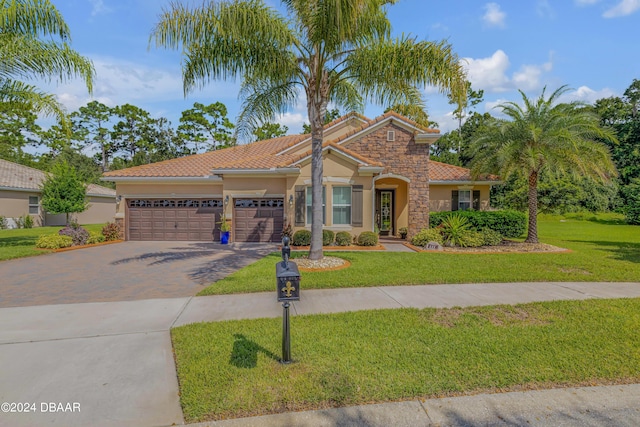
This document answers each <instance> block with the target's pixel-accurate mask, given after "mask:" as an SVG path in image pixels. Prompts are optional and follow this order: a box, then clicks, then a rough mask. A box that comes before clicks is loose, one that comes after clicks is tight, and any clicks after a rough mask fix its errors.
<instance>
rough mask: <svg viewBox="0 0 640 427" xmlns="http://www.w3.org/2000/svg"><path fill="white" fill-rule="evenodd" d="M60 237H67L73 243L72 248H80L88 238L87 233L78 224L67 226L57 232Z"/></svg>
mask: <svg viewBox="0 0 640 427" xmlns="http://www.w3.org/2000/svg"><path fill="white" fill-rule="evenodd" d="M58 234H59V235H61V236H69V237H71V239H72V241H73V246H82V245H86V244H87V239H88V238H89V232H88V231H87V230H86V229H85V228H84V227H81V226H79V225H78V224H74V223H72V224H70V225H67V226H66V227H65V228H63V229H62V230H60V231H58Z"/></svg>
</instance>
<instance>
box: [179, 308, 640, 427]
mask: <svg viewBox="0 0 640 427" xmlns="http://www.w3.org/2000/svg"><path fill="white" fill-rule="evenodd" d="M281 327H282V326H281V319H258V320H245V321H227V322H219V323H200V324H192V325H186V326H182V327H179V328H175V329H173V330H172V339H173V345H174V351H175V356H176V365H177V371H178V378H179V383H180V396H181V404H182V408H183V411H184V416H185V420H186V421H187V422H196V421H205V420H216V419H225V418H234V417H242V416H251V415H259V414H268V413H277V412H283V411H296V410H307V409H317V408H325V407H334V406H346V405H356V404H363V403H370V402H382V401H392V400H399V399H410V398H417V397H425V398H426V397H435V396H443V395H452V394H461V393H472V392H474V391H475V392H477V391H484V390H497V391H500V390H507V389H514V388H522V387H524V388H536V387H550V386H554V385H562V386H569V385H578V384H591V383H610V382H614V383H616V382H637V381H638V380H640V334H638V333H637V331H638V328H639V327H640V299H618V300H586V301H557V302H545V303H533V304H523V305H517V306H492V307H472V308H453V309H425V310H416V309H397V310H375V311H361V312H353V313H341V314H332V315H310V316H296V317H293V318H292V324H291V331H292V356H293V358H294V360H295V361H296V363H293V364H291V365H282V364H280V363H279V362H278V359H279V358H280V348H281Z"/></svg>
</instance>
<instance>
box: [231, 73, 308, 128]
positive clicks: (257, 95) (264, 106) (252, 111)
mask: <svg viewBox="0 0 640 427" xmlns="http://www.w3.org/2000/svg"><path fill="white" fill-rule="evenodd" d="M300 89H302V88H301V87H300V85H299V84H298V83H297V82H295V81H286V80H285V81H280V82H276V81H274V80H270V79H265V80H258V79H256V80H252V79H245V81H244V82H243V84H242V87H241V92H240V96H241V98H244V102H243V104H242V111H241V113H240V115H239V116H238V121H237V125H236V126H237V127H236V133H237V135H238V137H239V138H240V139H247V138H250V137H251V134H252V132H253V130H254V129H256V128H257V127H259V126H260V125H261V124H262V123H266V122H271V121H274V120H275V118H276V116H277V115H278V114H284V113H286V112H287V111H288V110H289V109H291V108H293V107H294V106H295V105H296V102H297V100H298V97H299V94H300Z"/></svg>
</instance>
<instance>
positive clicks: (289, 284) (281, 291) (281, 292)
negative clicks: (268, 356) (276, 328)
mask: <svg viewBox="0 0 640 427" xmlns="http://www.w3.org/2000/svg"><path fill="white" fill-rule="evenodd" d="M290 255H291V248H290V247H289V238H288V237H287V236H285V237H284V238H283V239H282V261H281V262H278V263H277V264H276V291H277V293H278V301H280V302H282V360H281V362H282V363H291V335H290V327H289V306H290V304H289V301H298V300H300V272H299V271H298V266H297V265H296V263H295V262H291V261H289V256H290Z"/></svg>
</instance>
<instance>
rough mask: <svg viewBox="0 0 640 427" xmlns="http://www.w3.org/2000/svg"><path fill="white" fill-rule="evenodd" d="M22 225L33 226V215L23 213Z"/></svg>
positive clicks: (25, 226)
mask: <svg viewBox="0 0 640 427" xmlns="http://www.w3.org/2000/svg"><path fill="white" fill-rule="evenodd" d="M22 225H23V226H24V228H33V217H32V216H31V215H23V216H22Z"/></svg>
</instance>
